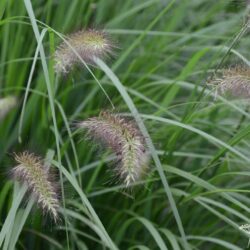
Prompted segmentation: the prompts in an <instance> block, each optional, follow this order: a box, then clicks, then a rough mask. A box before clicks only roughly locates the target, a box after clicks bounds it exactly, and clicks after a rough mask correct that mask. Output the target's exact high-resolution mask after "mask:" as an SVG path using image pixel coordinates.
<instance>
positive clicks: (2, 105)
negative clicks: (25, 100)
mask: <svg viewBox="0 0 250 250" xmlns="http://www.w3.org/2000/svg"><path fill="white" fill-rule="evenodd" d="M16 104H17V98H16V97H14V96H7V97H4V98H0V120H2V119H3V118H4V117H5V116H6V115H7V114H8V113H9V111H10V110H11V109H13V108H14V107H15V106H16Z"/></svg>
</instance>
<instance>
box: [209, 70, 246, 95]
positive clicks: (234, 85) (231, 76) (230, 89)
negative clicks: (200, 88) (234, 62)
mask: <svg viewBox="0 0 250 250" xmlns="http://www.w3.org/2000/svg"><path fill="white" fill-rule="evenodd" d="M213 84H215V87H216V90H217V92H218V93H219V94H220V95H225V96H229V97H234V98H250V69H249V68H246V67H243V66H236V67H231V68H229V69H224V70H222V74H221V76H217V77H216V79H214V80H213Z"/></svg>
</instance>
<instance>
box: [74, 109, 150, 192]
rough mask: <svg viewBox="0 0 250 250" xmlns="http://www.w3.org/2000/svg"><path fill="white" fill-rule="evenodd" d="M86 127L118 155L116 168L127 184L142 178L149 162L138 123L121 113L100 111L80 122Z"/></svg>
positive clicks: (89, 132)
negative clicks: (97, 114)
mask: <svg viewBox="0 0 250 250" xmlns="http://www.w3.org/2000/svg"><path fill="white" fill-rule="evenodd" d="M79 127H80V128H82V129H86V130H87V135H89V136H90V138H93V139H95V140H97V141H99V142H101V144H102V145H103V146H104V147H107V148H109V149H111V150H112V151H113V152H114V153H115V154H116V156H117V164H116V166H115V169H114V172H115V174H116V175H117V176H118V178H119V179H120V180H121V181H122V182H123V183H124V184H125V185H126V187H128V186H130V185H131V184H133V183H134V182H136V181H138V180H140V179H142V177H143V176H144V175H145V174H146V171H147V169H148V165H149V154H148V152H147V149H146V146H145V139H144V137H143V136H142V134H141V132H140V131H139V129H138V128H137V127H136V125H135V123H134V122H132V121H128V120H127V119H125V118H123V117H121V116H120V115H118V114H112V113H110V112H101V113H100V115H99V117H92V118H89V119H87V120H86V121H83V122H81V123H80V124H79Z"/></svg>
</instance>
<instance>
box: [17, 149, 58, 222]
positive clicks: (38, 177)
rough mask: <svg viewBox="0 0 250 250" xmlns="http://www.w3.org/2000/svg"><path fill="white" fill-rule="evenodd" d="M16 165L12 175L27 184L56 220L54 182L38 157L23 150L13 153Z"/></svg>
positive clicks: (56, 201) (56, 203)
mask: <svg viewBox="0 0 250 250" xmlns="http://www.w3.org/2000/svg"><path fill="white" fill-rule="evenodd" d="M15 160H16V162H17V165H16V166H15V167H14V168H13V170H12V175H13V177H14V178H15V179H16V180H18V181H19V182H21V183H23V184H25V185H27V186H28V188H29V190H30V192H31V195H32V196H33V197H34V198H35V199H36V201H37V203H38V205H39V206H40V207H41V208H42V210H43V211H44V212H48V213H49V214H50V215H51V216H52V217H53V219H54V221H57V220H58V218H59V217H58V209H59V198H58V194H57V190H56V184H55V183H54V182H52V181H50V178H49V176H50V173H49V171H48V170H49V169H48V167H47V166H46V164H45V163H44V162H43V161H42V160H41V158H40V157H38V156H36V155H34V154H32V153H29V152H23V153H21V154H19V155H17V154H16V155H15Z"/></svg>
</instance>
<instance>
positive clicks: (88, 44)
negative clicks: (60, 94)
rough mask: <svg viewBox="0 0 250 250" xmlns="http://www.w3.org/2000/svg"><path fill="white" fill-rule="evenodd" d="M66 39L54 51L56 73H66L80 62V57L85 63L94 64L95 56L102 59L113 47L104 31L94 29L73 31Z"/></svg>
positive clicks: (110, 52)
mask: <svg viewBox="0 0 250 250" xmlns="http://www.w3.org/2000/svg"><path fill="white" fill-rule="evenodd" d="M66 41H67V42H65V41H64V42H63V43H62V44H61V45H59V47H58V48H57V50H56V51H55V62H56V63H55V71H56V72H58V73H68V72H69V71H70V70H71V69H72V67H73V66H74V65H75V64H78V63H80V58H81V59H82V60H83V61H85V62H86V63H89V64H94V58H95V57H98V58H102V59H104V58H105V57H106V56H107V55H108V54H112V49H113V47H114V45H113V42H112V41H111V40H110V38H109V37H108V35H107V34H106V33H105V32H104V31H100V30H94V29H88V30H82V31H78V32H76V33H73V34H71V35H69V36H68V37H67V38H66ZM69 45H70V46H69ZM79 57H80V58H79Z"/></svg>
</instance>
